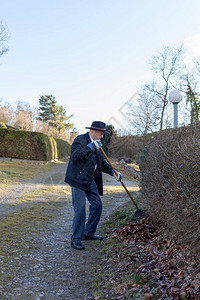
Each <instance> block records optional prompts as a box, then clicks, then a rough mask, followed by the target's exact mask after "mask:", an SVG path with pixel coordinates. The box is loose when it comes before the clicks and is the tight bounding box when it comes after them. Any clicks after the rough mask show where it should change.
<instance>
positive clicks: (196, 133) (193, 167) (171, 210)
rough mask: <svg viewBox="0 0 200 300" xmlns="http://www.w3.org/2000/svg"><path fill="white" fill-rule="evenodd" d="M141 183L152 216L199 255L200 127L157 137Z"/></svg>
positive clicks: (144, 161) (147, 152) (145, 157)
mask: <svg viewBox="0 0 200 300" xmlns="http://www.w3.org/2000/svg"><path fill="white" fill-rule="evenodd" d="M140 185H141V193H142V198H143V199H144V204H145V206H146V208H147V210H148V211H149V213H150V214H151V216H153V217H154V218H155V219H157V220H159V221H161V222H162V223H163V224H165V225H166V229H167V230H168V232H169V233H171V234H172V235H173V236H175V237H176V238H177V239H178V240H179V242H181V243H184V244H185V245H188V246H189V247H190V249H191V251H192V252H194V253H196V254H197V255H198V256H199V257H200V255H199V249H200V126H199V125H198V126H194V127H184V128H179V129H170V130H166V131H164V132H162V133H160V134H159V135H158V136H157V137H155V138H154V139H153V140H152V142H151V143H150V144H149V145H148V147H147V148H146V150H145V151H144V155H143V159H142V163H141V181H140Z"/></svg>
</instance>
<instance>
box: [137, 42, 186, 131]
mask: <svg viewBox="0 0 200 300" xmlns="http://www.w3.org/2000/svg"><path fill="white" fill-rule="evenodd" d="M150 66H151V69H152V70H153V71H154V72H155V73H156V77H157V78H156V79H154V80H153V81H151V82H147V83H146V84H144V85H143V86H142V89H141V91H140V93H139V100H138V102H139V103H138V107H137V110H136V111H135V110H134V113H133V114H132V115H133V117H134V118H135V120H133V124H134V126H136V127H137V128H139V126H141V129H140V131H141V132H143V133H146V132H150V131H152V130H155V129H156V130H158V129H159V130H162V129H163V127H165V128H167V127H168V126H169V124H170V120H169V118H168V116H167V110H166V108H167V105H168V93H169V90H170V89H171V88H174V87H175V85H176V80H177V78H179V77H180V76H181V73H182V71H183V69H185V66H184V65H183V47H182V46H180V47H178V48H173V47H165V48H164V49H163V50H162V51H160V52H158V53H157V54H156V55H154V56H153V57H152V60H151V62H150Z"/></svg>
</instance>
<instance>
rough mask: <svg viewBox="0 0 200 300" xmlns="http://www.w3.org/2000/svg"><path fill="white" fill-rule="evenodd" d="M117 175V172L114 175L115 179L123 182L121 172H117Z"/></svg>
mask: <svg viewBox="0 0 200 300" xmlns="http://www.w3.org/2000/svg"><path fill="white" fill-rule="evenodd" d="M116 173H117V174H115V172H114V174H113V175H114V176H115V179H116V180H117V181H121V180H122V174H121V173H120V172H117V171H116Z"/></svg>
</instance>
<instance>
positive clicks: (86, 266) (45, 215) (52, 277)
mask: <svg viewBox="0 0 200 300" xmlns="http://www.w3.org/2000/svg"><path fill="white" fill-rule="evenodd" d="M65 170H66V163H65V164H58V165H56V166H55V165H53V166H52V168H51V170H50V171H48V174H45V173H44V174H43V175H40V176H37V177H36V178H34V179H32V180H30V181H28V182H23V183H21V184H17V185H10V186H9V187H7V188H6V189H5V191H2V192H1V194H0V218H1V219H2V224H3V225H2V226H3V229H2V237H1V240H0V242H1V247H0V265H1V270H0V272H1V279H0V299H19V300H21V299H30V300H36V299H45V300H51V299H52V300H54V299H69V300H77V299H80V300H82V299H83V300H86V299H93V297H92V291H91V288H90V283H91V279H92V277H93V276H94V273H92V271H91V270H95V271H96V272H98V259H101V258H100V257H99V255H100V254H99V248H100V247H101V242H96V241H85V242H84V244H85V246H86V249H85V250H84V251H77V250H74V249H72V248H71V247H70V236H71V225H72V216H73V212H72V204H71V190H70V187H69V186H67V185H66V184H64V183H63V178H64V174H65ZM104 183H105V196H104V197H103V198H102V200H103V206H104V209H103V213H102V218H101V222H103V221H105V220H106V218H108V216H109V214H110V213H111V212H113V211H114V210H116V209H117V208H119V207H120V206H122V205H124V204H125V203H127V202H129V199H128V197H127V195H126V194H125V192H124V191H123V189H122V187H121V186H119V184H118V183H116V181H115V179H114V178H113V177H110V176H108V175H106V176H105V177H104ZM125 183H126V185H127V186H129V189H130V190H137V184H136V183H134V182H125ZM113 192H114V194H113ZM33 209H34V211H32V210H33ZM30 213H31V215H30ZM11 215H13V216H14V218H13V219H11V218H10V216H11ZM6 222H7V223H6ZM9 222H10V223H9ZM5 224H7V225H5ZM8 224H9V225H8ZM6 230H8V232H7V231H6ZM99 231H101V229H100V227H99Z"/></svg>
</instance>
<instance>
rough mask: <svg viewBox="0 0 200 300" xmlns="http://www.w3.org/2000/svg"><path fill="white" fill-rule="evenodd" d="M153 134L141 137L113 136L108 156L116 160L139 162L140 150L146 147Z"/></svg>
mask: <svg viewBox="0 0 200 300" xmlns="http://www.w3.org/2000/svg"><path fill="white" fill-rule="evenodd" d="M156 135H157V133H154V134H146V135H143V136H116V135H113V136H112V138H111V142H110V145H109V154H110V155H111V156H112V157H114V158H117V159H119V160H120V159H124V160H125V161H136V162H139V160H140V155H141V153H142V150H143V149H144V147H145V146H146V145H148V144H149V143H150V142H151V140H152V138H153V137H154V136H156Z"/></svg>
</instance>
